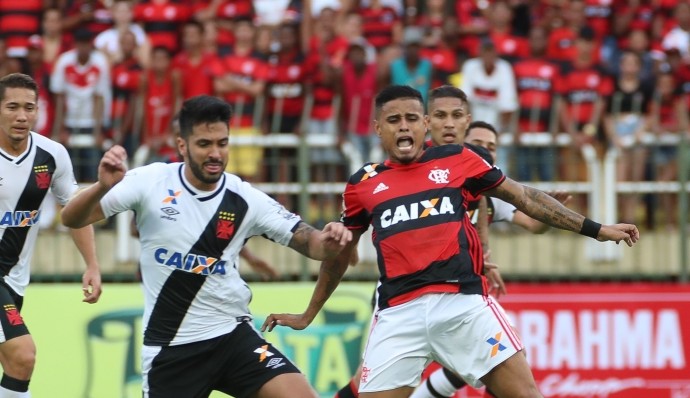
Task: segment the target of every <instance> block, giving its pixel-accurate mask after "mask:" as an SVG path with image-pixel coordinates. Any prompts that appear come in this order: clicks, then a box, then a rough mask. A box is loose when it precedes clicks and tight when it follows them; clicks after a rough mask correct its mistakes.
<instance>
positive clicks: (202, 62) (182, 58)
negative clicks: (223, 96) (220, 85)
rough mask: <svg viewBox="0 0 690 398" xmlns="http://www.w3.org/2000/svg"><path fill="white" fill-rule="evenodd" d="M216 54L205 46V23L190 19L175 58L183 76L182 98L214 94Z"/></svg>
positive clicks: (177, 67) (175, 64)
mask: <svg viewBox="0 0 690 398" xmlns="http://www.w3.org/2000/svg"><path fill="white" fill-rule="evenodd" d="M217 58H218V57H216V55H215V54H214V53H212V52H209V51H207V50H206V48H205V46H204V25H202V24H201V23H200V22H196V21H190V22H187V23H185V24H184V27H183V28H182V51H180V52H179V53H178V54H177V55H176V56H175V58H174V60H173V67H174V68H175V69H177V70H178V71H179V73H180V75H181V76H182V99H183V100H186V99H188V98H191V97H196V96H197V95H213V93H214V91H213V65H214V64H215V63H216V62H217Z"/></svg>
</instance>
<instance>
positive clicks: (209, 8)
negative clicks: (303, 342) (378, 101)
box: [0, 0, 690, 221]
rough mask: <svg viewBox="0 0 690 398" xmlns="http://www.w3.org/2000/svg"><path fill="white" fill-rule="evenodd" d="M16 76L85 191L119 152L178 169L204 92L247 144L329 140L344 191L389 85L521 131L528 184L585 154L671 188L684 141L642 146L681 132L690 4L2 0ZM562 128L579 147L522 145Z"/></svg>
mask: <svg viewBox="0 0 690 398" xmlns="http://www.w3.org/2000/svg"><path fill="white" fill-rule="evenodd" d="M17 71H21V72H24V73H28V74H30V75H32V76H33V77H34V78H35V79H37V81H39V82H40V85H41V96H40V102H41V104H40V106H41V109H42V110H43V112H42V113H41V117H40V120H39V122H38V125H37V126H36V128H35V130H36V131H38V132H40V133H41V134H44V135H47V136H51V137H53V138H54V139H56V140H59V141H61V142H63V143H65V144H66V145H67V146H68V148H69V149H70V151H71V155H72V156H73V161H74V163H75V172H76V175H77V178H78V179H79V180H80V181H84V182H86V181H93V180H94V179H95V178H96V167H95V165H96V164H97V161H98V159H99V158H100V155H101V153H102V150H103V148H104V147H107V145H111V144H112V143H118V144H121V145H123V146H125V148H126V149H127V150H128V152H129V153H130V156H131V157H132V159H134V161H135V163H138V164H143V163H146V162H150V161H154V160H172V159H174V158H175V157H176V156H177V154H176V152H175V149H174V142H173V140H172V129H173V127H172V126H173V123H172V118H173V116H174V115H175V113H176V111H177V110H178V108H179V106H180V104H181V102H182V101H183V100H184V99H186V98H189V97H192V96H195V95H200V94H210V95H218V96H221V97H222V98H225V99H226V100H227V101H228V102H230V103H231V104H232V105H233V106H234V109H235V116H234V119H233V122H232V123H233V125H232V126H231V132H232V133H233V134H235V135H238V136H239V135H246V136H260V135H262V134H267V133H269V132H274V133H297V134H308V135H326V136H330V137H332V138H333V140H334V142H335V143H336V145H334V146H333V148H322V149H319V150H314V151H313V153H312V156H310V160H311V162H312V163H313V164H316V165H318V164H327V165H328V164H331V165H340V166H342V167H343V172H342V173H341V175H339V177H338V178H340V179H341V180H342V178H345V176H346V175H347V174H348V171H349V169H348V166H347V164H348V163H347V161H346V159H350V160H352V163H353V164H361V162H363V161H367V160H376V159H381V158H382V156H381V154H380V148H379V145H378V138H377V136H376V134H375V133H374V130H373V124H372V119H373V114H372V112H373V98H374V96H375V94H376V92H377V90H378V89H379V88H380V87H382V86H383V85H386V84H391V83H394V84H408V85H411V86H414V87H416V88H418V89H419V90H420V91H421V92H422V93H426V92H427V91H428V90H429V89H430V88H433V87H436V86H439V85H442V84H452V85H456V86H459V87H461V88H462V89H463V90H464V91H465V92H466V93H467V94H468V96H469V99H470V103H471V112H472V115H473V119H474V120H483V121H486V122H489V123H492V124H494V125H495V126H496V127H497V128H498V129H499V131H501V132H504V133H512V134H513V137H514V138H515V141H514V142H515V143H514V144H513V145H509V146H503V150H502V152H501V153H500V154H499V155H500V157H499V163H500V164H501V166H502V167H503V168H505V169H507V170H508V171H509V173H510V174H511V175H512V176H514V177H515V178H516V179H518V180H522V181H535V180H541V181H553V180H561V181H577V180H582V179H583V178H586V177H585V176H584V171H585V167H584V166H583V162H582V159H581V155H580V148H581V147H582V146H583V145H586V144H591V145H593V146H594V148H596V149H597V151H598V153H599V156H602V154H603V153H604V151H605V150H606V149H607V148H612V147H615V148H617V149H618V150H619V154H620V156H619V164H618V178H619V179H620V180H629V181H643V180H645V179H647V180H655V181H673V180H675V179H676V178H677V173H678V168H677V146H676V145H675V144H668V145H648V144H649V143H648V142H647V143H645V144H644V145H643V141H645V135H647V140H649V137H650V135H649V134H651V137H652V141H654V139H655V138H654V137H659V136H660V134H662V133H665V134H680V133H681V132H684V131H686V130H687V128H686V124H687V121H686V119H687V114H688V110H689V109H690V100H689V99H690V96H688V95H687V94H688V93H687V92H688V91H690V2H688V1H687V0H452V1H446V0H301V1H300V0H186V1H185V0H178V1H175V0H139V1H132V0H2V1H0V75H5V74H7V73H11V72H17ZM560 132H563V133H566V134H567V135H568V136H569V137H570V141H569V142H570V144H568V145H565V146H556V145H553V144H550V143H549V142H547V143H546V144H536V145H526V144H525V145H522V144H520V142H521V140H522V142H529V139H525V137H528V136H529V135H535V134H541V135H542V136H543V134H544V133H546V134H555V133H560ZM537 141H538V140H537ZM652 144H654V142H652ZM343 148H345V150H343ZM279 155H280V156H282V157H287V158H289V157H290V156H295V152H294V151H289V150H281V152H280V154H279ZM231 161H232V167H231V170H230V171H232V172H234V173H236V174H239V175H241V176H242V177H244V178H246V179H249V180H253V181H264V180H269V179H270V180H274V179H276V178H278V179H281V180H282V179H287V180H289V179H290V178H291V176H290V175H289V173H287V174H286V173H281V175H280V176H275V175H269V174H270V173H267V172H266V171H265V170H264V169H265V167H264V166H263V165H264V149H262V148H260V147H242V148H238V149H235V150H233V152H232V153H231ZM628 200H632V202H630V203H628V204H627V205H624V206H622V208H623V209H627V210H624V211H628V213H626V214H623V217H624V218H626V219H628V221H632V220H633V219H634V217H635V212H636V211H637V210H638V207H639V204H640V203H641V202H640V199H638V198H636V197H634V196H632V195H631V196H629V197H628ZM665 200H666V199H665ZM667 200H669V202H668V203H667V204H666V206H672V205H673V203H672V201H673V198H672V197H670V196H669V198H668V199H667ZM667 209H668V208H667ZM674 216H675V215H674Z"/></svg>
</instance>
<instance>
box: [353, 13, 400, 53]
mask: <svg viewBox="0 0 690 398" xmlns="http://www.w3.org/2000/svg"><path fill="white" fill-rule="evenodd" d="M359 14H360V15H361V16H362V29H363V30H364V38H365V39H367V41H368V42H369V43H370V44H371V45H372V46H374V48H376V50H377V51H380V50H381V49H382V48H385V47H387V46H390V45H391V44H393V26H395V24H396V23H398V22H399V21H400V18H399V17H398V14H396V13H395V10H394V9H392V8H390V7H381V8H378V9H374V8H368V7H365V8H360V10H359Z"/></svg>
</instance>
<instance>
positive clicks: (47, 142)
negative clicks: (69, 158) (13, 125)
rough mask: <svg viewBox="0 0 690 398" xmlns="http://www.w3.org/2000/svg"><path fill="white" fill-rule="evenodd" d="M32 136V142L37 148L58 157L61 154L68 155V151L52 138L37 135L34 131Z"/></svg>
mask: <svg viewBox="0 0 690 398" xmlns="http://www.w3.org/2000/svg"><path fill="white" fill-rule="evenodd" d="M30 134H31V140H32V141H33V142H34V145H36V148H40V149H42V150H44V151H46V152H48V153H50V154H51V155H56V154H58V153H60V152H64V153H67V149H66V148H65V146H64V145H62V144H61V143H59V142H57V141H53V140H51V139H50V138H48V137H46V136H43V135H41V134H39V133H36V132H34V131H32V132H31V133H30Z"/></svg>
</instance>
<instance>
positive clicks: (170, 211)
mask: <svg viewBox="0 0 690 398" xmlns="http://www.w3.org/2000/svg"><path fill="white" fill-rule="evenodd" d="M161 211H162V212H163V214H165V215H163V216H161V218H164V219H166V220H170V221H177V218H175V217H173V216H176V215H178V214H180V212H179V211H177V210H176V209H175V208H173V207H161Z"/></svg>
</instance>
